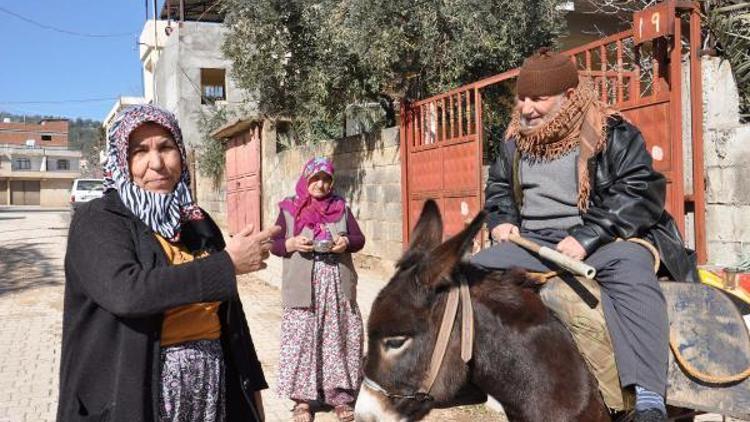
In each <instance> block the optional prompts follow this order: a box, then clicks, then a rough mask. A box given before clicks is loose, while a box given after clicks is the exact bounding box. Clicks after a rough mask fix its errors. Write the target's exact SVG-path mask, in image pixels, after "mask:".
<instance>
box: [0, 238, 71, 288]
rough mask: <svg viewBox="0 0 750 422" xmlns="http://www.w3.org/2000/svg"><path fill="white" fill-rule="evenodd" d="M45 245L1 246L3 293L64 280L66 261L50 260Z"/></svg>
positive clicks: (53, 283) (55, 283)
mask: <svg viewBox="0 0 750 422" xmlns="http://www.w3.org/2000/svg"><path fill="white" fill-rule="evenodd" d="M44 245H45V244H44V243H32V244H14V245H2V246H0V296H3V295H6V294H9V293H16V292H21V291H24V290H28V289H35V288H39V287H47V286H59V285H61V284H62V283H63V280H64V277H63V276H62V265H55V263H54V262H51V261H50V260H49V258H48V257H47V256H46V255H45V254H44V253H43V252H42V251H41V247H43V246H44ZM60 264H62V263H60Z"/></svg>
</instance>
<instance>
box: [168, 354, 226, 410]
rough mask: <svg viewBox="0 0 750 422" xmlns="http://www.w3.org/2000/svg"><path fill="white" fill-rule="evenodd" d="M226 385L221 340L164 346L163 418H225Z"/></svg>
mask: <svg viewBox="0 0 750 422" xmlns="http://www.w3.org/2000/svg"><path fill="white" fill-rule="evenodd" d="M224 389H225V380H224V356H223V353H222V350H221V341H220V340H198V341H190V342H187V343H182V344H176V345H174V346H167V347H162V349H161V391H160V393H159V419H160V422H193V421H195V422H199V421H200V422H223V421H224V420H225V418H226V415H225V408H224V404H225V392H224Z"/></svg>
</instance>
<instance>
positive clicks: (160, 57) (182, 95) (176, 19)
mask: <svg viewBox="0 0 750 422" xmlns="http://www.w3.org/2000/svg"><path fill="white" fill-rule="evenodd" d="M212 3H213V2H211V1H205V0H183V1H181V2H173V3H172V4H169V2H167V3H166V4H165V5H164V7H163V9H162V10H161V13H160V15H159V19H156V20H154V19H150V20H148V21H147V22H146V23H145V25H144V27H143V31H142V33H141V36H140V39H139V45H140V52H139V53H140V60H141V63H142V66H143V69H142V71H143V85H144V93H143V102H145V103H151V104H158V105H160V106H162V107H164V108H166V109H167V110H169V111H171V112H173V113H174V114H175V115H176V116H177V119H178V120H179V122H180V127H181V128H182V134H183V137H184V140H185V143H186V145H187V148H188V155H189V160H190V165H189V167H190V169H191V173H192V174H193V180H194V183H193V189H194V195H195V196H196V199H197V201H198V203H199V204H200V206H201V207H203V208H204V209H206V210H207V211H208V212H209V213H210V214H211V215H212V216H213V217H214V219H215V220H217V222H218V223H219V224H221V225H225V223H226V214H225V210H226V195H225V189H224V186H223V183H219V184H216V183H215V181H213V180H210V179H209V178H205V177H203V176H201V174H200V169H199V168H197V166H198V164H197V162H196V160H195V159H194V154H193V153H192V151H193V150H194V149H195V148H196V147H198V146H199V145H200V144H201V143H202V137H203V136H204V135H203V133H202V132H201V128H200V125H201V119H202V117H203V116H208V115H209V114H210V113H212V112H213V111H214V109H215V107H222V108H224V109H228V110H230V112H231V110H236V109H238V108H239V107H240V106H241V105H244V104H245V103H244V100H245V97H246V92H245V91H243V90H242V89H240V88H238V87H237V86H236V84H235V83H234V81H233V79H232V77H231V75H230V69H231V61H230V60H228V59H227V58H226V57H224V54H223V53H222V51H221V47H222V45H223V43H224V36H225V34H226V32H227V29H226V27H225V26H224V25H223V17H222V16H221V15H220V14H217V13H216V12H215V11H213V9H212ZM131 102H132V101H131ZM116 106H117V105H116Z"/></svg>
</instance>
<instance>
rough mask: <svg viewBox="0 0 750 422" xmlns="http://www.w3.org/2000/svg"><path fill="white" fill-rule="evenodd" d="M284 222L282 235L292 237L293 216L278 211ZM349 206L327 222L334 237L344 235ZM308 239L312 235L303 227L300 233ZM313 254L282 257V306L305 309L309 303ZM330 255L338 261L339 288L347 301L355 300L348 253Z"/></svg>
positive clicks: (353, 273) (294, 253)
mask: <svg viewBox="0 0 750 422" xmlns="http://www.w3.org/2000/svg"><path fill="white" fill-rule="evenodd" d="M282 214H283V215H284V220H285V222H286V238H287V239H289V238H290V237H294V218H293V217H292V216H291V215H290V214H289V213H288V212H286V211H283V210H282ZM348 214H349V209H348V208H347V209H346V212H345V213H344V214H343V215H342V216H341V219H339V221H337V222H335V223H331V224H328V230H329V231H330V232H331V234H332V235H333V236H334V240H335V239H336V237H337V236H340V235H345V234H348V233H349V231H348V229H347V227H346V217H347V215H348ZM300 234H301V235H302V236H305V237H307V238H309V239H312V238H313V232H312V230H310V229H309V228H307V227H305V228H304V229H303V230H302V232H301V233H300ZM313 255H314V253H312V252H309V253H307V252H306V253H300V252H299V251H294V252H292V255H291V256H290V257H288V258H284V260H283V264H282V271H281V304H282V306H284V307H285V308H309V307H310V306H311V305H312V276H313V263H314V261H313ZM331 255H332V256H331V258H333V259H335V260H336V261H337V262H338V267H339V276H340V278H341V291H342V292H343V293H344V297H345V298H346V299H347V300H350V301H355V300H356V295H357V272H356V271H355V269H354V263H353V262H352V254H350V253H342V254H331Z"/></svg>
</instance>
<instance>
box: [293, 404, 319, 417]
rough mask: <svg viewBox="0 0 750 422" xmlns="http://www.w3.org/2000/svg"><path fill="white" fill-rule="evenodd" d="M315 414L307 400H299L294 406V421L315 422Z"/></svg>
mask: <svg viewBox="0 0 750 422" xmlns="http://www.w3.org/2000/svg"><path fill="white" fill-rule="evenodd" d="M313 420H315V414H314V413H313V411H312V409H311V408H310V404H309V403H306V402H298V403H296V404H295V405H294V407H293V408H292V422H313Z"/></svg>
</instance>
